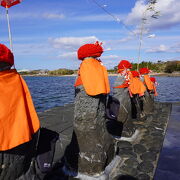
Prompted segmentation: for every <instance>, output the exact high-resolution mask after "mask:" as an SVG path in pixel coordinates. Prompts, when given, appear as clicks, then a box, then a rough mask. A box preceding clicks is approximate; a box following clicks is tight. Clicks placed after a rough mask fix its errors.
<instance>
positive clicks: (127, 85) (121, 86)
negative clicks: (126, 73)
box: [113, 81, 129, 88]
mask: <svg viewBox="0 0 180 180" xmlns="http://www.w3.org/2000/svg"><path fill="white" fill-rule="evenodd" d="M127 87H129V83H128V81H124V82H123V83H122V84H121V85H119V86H116V87H113V88H127Z"/></svg>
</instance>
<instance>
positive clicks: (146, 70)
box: [139, 67, 150, 74]
mask: <svg viewBox="0 0 180 180" xmlns="http://www.w3.org/2000/svg"><path fill="white" fill-rule="evenodd" d="M139 73H140V74H148V73H150V70H149V69H148V68H146V67H144V68H140V69H139Z"/></svg>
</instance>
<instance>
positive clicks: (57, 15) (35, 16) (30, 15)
mask: <svg viewBox="0 0 180 180" xmlns="http://www.w3.org/2000/svg"><path fill="white" fill-rule="evenodd" d="M10 18H11V19H27V18H31V19H58V20H60V19H65V18H66V16H65V15H64V14H60V13H48V12H47V13H31V12H25V13H17V12H12V13H11V14H10ZM0 19H3V20H6V16H5V15H3V16H1V17H0Z"/></svg>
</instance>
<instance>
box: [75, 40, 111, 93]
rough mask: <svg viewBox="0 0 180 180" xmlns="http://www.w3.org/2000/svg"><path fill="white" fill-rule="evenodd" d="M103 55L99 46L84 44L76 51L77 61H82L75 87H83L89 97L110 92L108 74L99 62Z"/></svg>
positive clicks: (97, 44) (96, 44)
mask: <svg viewBox="0 0 180 180" xmlns="http://www.w3.org/2000/svg"><path fill="white" fill-rule="evenodd" d="M102 53H103V49H102V47H101V44H99V43H98V42H96V43H95V44H85V45H83V46H81V47H80V48H79V49H78V59H79V60H82V63H81V65H80V68H79V72H78V78H77V80H76V82H75V86H79V85H83V87H84V89H85V91H86V93H87V94H88V95H90V96H96V95H98V94H108V93H109V92H110V86H109V80H108V74H107V70H106V68H105V66H103V64H102V62H101V60H99V59H97V57H100V56H101V54H102Z"/></svg>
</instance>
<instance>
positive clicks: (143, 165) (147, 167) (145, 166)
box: [138, 161, 154, 173]
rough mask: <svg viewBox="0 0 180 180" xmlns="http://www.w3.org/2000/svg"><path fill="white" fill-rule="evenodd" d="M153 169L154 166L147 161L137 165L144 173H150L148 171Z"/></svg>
mask: <svg viewBox="0 0 180 180" xmlns="http://www.w3.org/2000/svg"><path fill="white" fill-rule="evenodd" d="M153 169H154V166H153V164H152V163H151V162H149V161H143V162H142V163H140V164H139V166H138V170H139V171H141V172H145V173H150V172H152V171H153Z"/></svg>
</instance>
